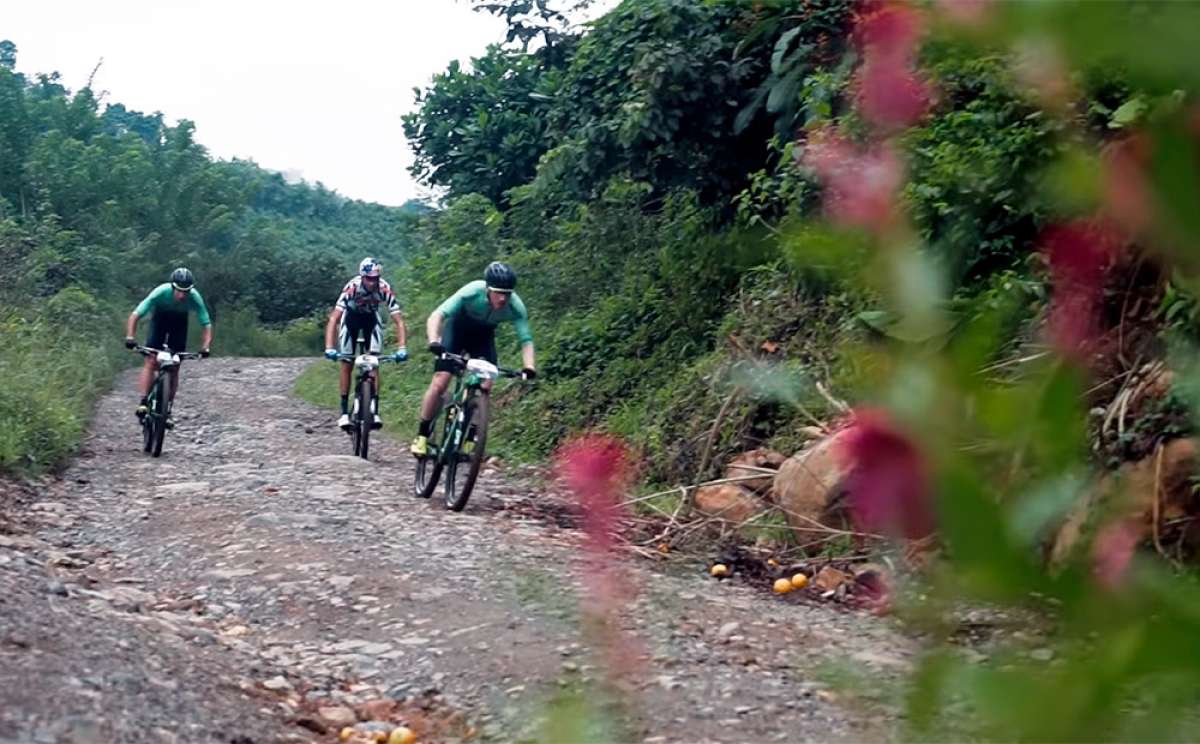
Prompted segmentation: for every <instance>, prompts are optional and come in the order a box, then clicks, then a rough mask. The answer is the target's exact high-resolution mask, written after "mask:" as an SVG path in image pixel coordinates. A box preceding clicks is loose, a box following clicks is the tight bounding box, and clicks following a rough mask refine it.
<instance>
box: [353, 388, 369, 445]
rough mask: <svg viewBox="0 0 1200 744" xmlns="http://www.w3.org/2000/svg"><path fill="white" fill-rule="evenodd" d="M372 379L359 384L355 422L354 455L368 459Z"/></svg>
mask: <svg viewBox="0 0 1200 744" xmlns="http://www.w3.org/2000/svg"><path fill="white" fill-rule="evenodd" d="M371 392H372V391H371V378H370V377H364V378H363V379H362V380H361V381H359V383H358V392H357V394H356V397H357V398H358V420H356V421H354V422H353V423H354V454H356V455H358V456H359V457H361V458H362V459H364V460H365V459H367V455H368V454H369V453H370V449H371V422H372V416H371Z"/></svg>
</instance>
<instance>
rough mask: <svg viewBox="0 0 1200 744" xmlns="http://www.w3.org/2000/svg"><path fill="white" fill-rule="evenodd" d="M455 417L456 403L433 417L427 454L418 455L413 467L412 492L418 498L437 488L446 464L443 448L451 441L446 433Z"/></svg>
mask: <svg viewBox="0 0 1200 744" xmlns="http://www.w3.org/2000/svg"><path fill="white" fill-rule="evenodd" d="M457 417H458V405H457V404H454V403H452V404H450V405H449V406H446V408H445V410H443V411H439V412H438V414H437V415H436V416H434V417H433V431H431V432H429V454H427V455H425V456H424V457H418V458H417V465H416V467H415V468H414V479H413V493H415V494H416V495H417V497H418V498H422V499H427V498H429V497H430V496H432V495H433V489H435V488H437V484H438V479H439V478H440V477H441V475H442V468H443V466H444V465H445V464H446V461H445V458H444V457H443V455H444V454H445V452H444V450H445V449H446V447H447V446H448V443H449V442H450V441H451V439H450V437H449V436H448V433H449V432H451V429H452V427H453V424H454V420H455V418H457Z"/></svg>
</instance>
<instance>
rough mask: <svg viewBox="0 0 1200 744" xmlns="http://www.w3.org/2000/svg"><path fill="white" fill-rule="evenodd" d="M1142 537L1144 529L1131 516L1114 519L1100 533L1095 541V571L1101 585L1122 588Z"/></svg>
mask: <svg viewBox="0 0 1200 744" xmlns="http://www.w3.org/2000/svg"><path fill="white" fill-rule="evenodd" d="M1141 541H1142V530H1141V528H1140V527H1139V526H1138V524H1137V522H1136V521H1134V520H1130V519H1122V520H1120V521H1117V522H1110V523H1109V524H1108V525H1106V526H1104V527H1103V528H1101V529H1100V531H1099V532H1098V533H1096V539H1095V541H1094V542H1093V543H1092V575H1093V576H1094V577H1095V578H1096V581H1097V582H1098V583H1099V584H1100V586H1102V587H1104V588H1105V589H1108V590H1110V591H1115V590H1116V589H1118V588H1120V586H1121V584H1122V583H1124V581H1125V577H1126V575H1127V574H1128V573H1129V563H1130V561H1132V560H1133V554H1134V552H1135V551H1136V550H1137V546H1138V543H1140V542H1141Z"/></svg>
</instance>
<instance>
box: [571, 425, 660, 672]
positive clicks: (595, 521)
mask: <svg viewBox="0 0 1200 744" xmlns="http://www.w3.org/2000/svg"><path fill="white" fill-rule="evenodd" d="M554 461H555V466H556V471H557V473H558V475H559V477H560V478H561V479H562V481H563V483H565V484H566V486H567V487H568V488H569V489H570V490H571V491H572V492H573V493H574V494H575V496H576V497H577V498H578V499H579V510H580V514H581V517H582V520H583V525H582V526H583V532H584V535H585V540H584V551H585V556H584V561H583V575H582V577H581V586H582V588H583V591H582V597H583V599H582V609H583V619H582V622H583V634H584V636H585V637H586V638H587V639H588V640H589V642H590V643H591V645H592V646H593V647H594V648H595V649H596V650H597V652H598V653H599V654H600V656H601V658H603V659H604V661H605V671H606V673H607V676H608V678H609V681H610V682H612V683H614V684H617V685H619V684H620V683H621V681H622V680H624V679H626V678H628V677H630V676H631V675H633V674H635V673H636V672H637V667H638V659H639V658H640V655H641V653H642V650H641V646H640V644H638V643H637V642H636V641H635V640H633V639H630V638H627V637H626V636H625V634H624V633H623V632H622V631H621V627H620V615H621V608H622V606H623V604H624V603H625V602H626V601H628V600H629V599H631V598H632V597H633V596H634V595H635V592H634V590H633V588H632V587H631V586H630V585H629V583H628V582H626V581H624V579H623V577H622V575H621V574H620V572H619V571H618V569H617V567H616V566H615V564H614V561H613V552H614V550H615V548H616V545H617V539H618V537H617V533H618V531H619V530H620V527H621V518H622V516H624V510H623V508H622V506H621V498H622V496H623V495H624V491H625V488H626V486H628V485H629V481H630V478H631V477H632V475H633V458H632V456H631V454H630V452H629V448H628V447H627V446H626V445H625V443H624V442H623V441H621V440H620V439H618V438H617V437H612V436H608V435H604V434H589V435H585V436H582V437H578V438H576V439H573V440H571V441H569V442H567V443H566V444H564V445H563V446H562V447H560V448H559V450H558V452H557V453H556V454H555V457H554Z"/></svg>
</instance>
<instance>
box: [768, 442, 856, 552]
mask: <svg viewBox="0 0 1200 744" xmlns="http://www.w3.org/2000/svg"><path fill="white" fill-rule="evenodd" d="M848 431H850V430H849V429H842V430H841V431H838V432H835V433H834V434H832V435H830V436H828V437H826V438H824V439H822V440H820V441H819V442H816V443H815V444H813V445H812V446H811V447H808V448H807V449H804V450H802V451H800V452H799V453H797V454H795V455H793V456H791V457H789V458H788V459H787V460H786V461H784V463H783V465H781V466H780V468H779V472H778V473H776V474H775V483H774V487H773V491H774V494H775V503H776V504H777V505H778V506H779V507H780V509H782V510H783V513H784V515H785V516H786V517H787V521H788V524H789V525H790V526H791V527H792V529H794V530H796V531H797V532H798V533H803V532H804V531H808V530H812V529H813V527H814V524H813V523H814V522H815V523H817V524H822V525H827V526H838V525H835V524H832V522H835V521H839V522H840V520H835V519H833V515H832V514H831V512H832V511H833V507H835V506H836V500H837V497H838V495H839V493H840V490H841V489H840V486H841V483H842V479H843V478H845V476H846V467H845V465H844V464H843V461H842V457H841V453H840V451H839V450H840V449H841V446H842V441H843V438H844V437H845V436H846V433H847V432H848Z"/></svg>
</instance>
